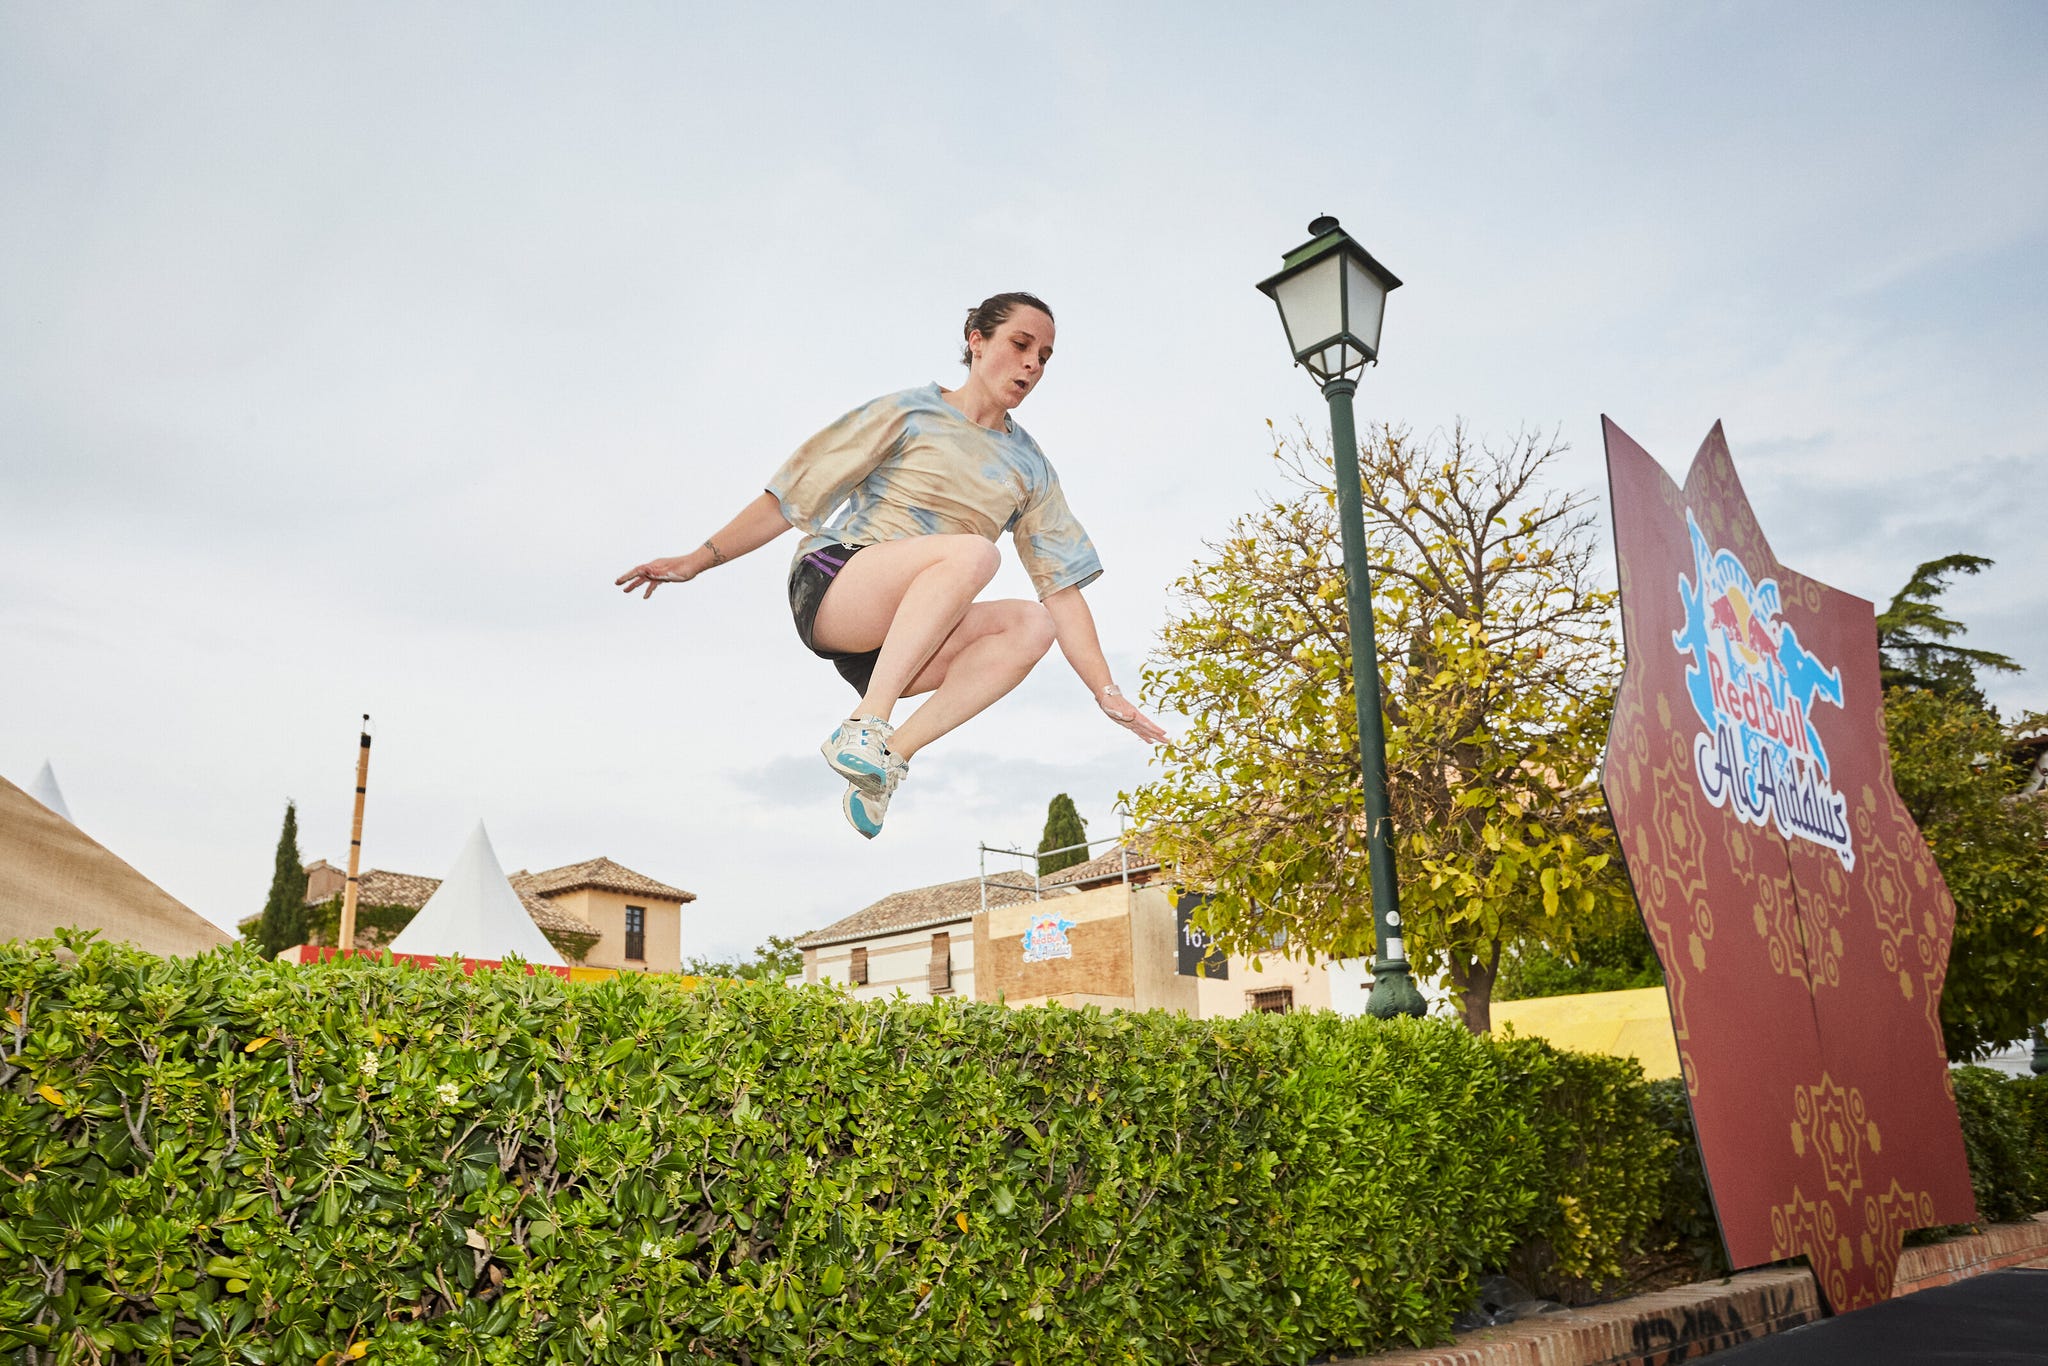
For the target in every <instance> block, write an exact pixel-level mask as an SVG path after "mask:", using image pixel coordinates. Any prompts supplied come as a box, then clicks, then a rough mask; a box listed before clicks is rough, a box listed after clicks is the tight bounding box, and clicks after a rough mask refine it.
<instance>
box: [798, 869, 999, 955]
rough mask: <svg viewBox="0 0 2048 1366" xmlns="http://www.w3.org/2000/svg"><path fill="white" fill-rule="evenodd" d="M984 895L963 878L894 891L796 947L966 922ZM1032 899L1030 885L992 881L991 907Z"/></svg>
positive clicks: (972, 881)
mask: <svg viewBox="0 0 2048 1366" xmlns="http://www.w3.org/2000/svg"><path fill="white" fill-rule="evenodd" d="M981 896H982V885H981V879H980V878H978V877H964V878H961V879H960V880H959V881H958V882H941V883H938V884H937V885H935V886H931V887H914V888H912V889H911V890H909V891H907V892H891V893H890V894H889V895H887V896H885V897H883V898H882V899H881V900H880V901H877V902H875V903H874V904H873V905H871V906H864V907H862V908H861V909H860V910H857V911H855V912H854V913H853V914H852V915H850V916H847V917H846V918H845V919H844V920H837V921H834V922H833V923H832V924H830V925H827V926H826V927H825V928H824V929H822V930H812V931H811V932H810V933H809V934H807V935H803V936H801V937H800V938H799V939H798V940H797V941H796V945H797V947H798V948H800V949H815V948H822V947H824V946H825V945H827V944H844V943H846V942H847V941H848V940H851V939H866V938H869V937H870V936H873V935H878V934H897V933H900V932H902V931H904V930H917V929H923V928H924V927H925V926H927V925H947V924H951V923H953V922H954V921H958V920H967V919H969V918H971V917H972V916H973V915H974V913H975V912H976V911H979V910H980V909H981ZM1029 900H1031V888H1030V886H1029V885H1028V884H1027V885H1025V886H1022V887H1019V886H1015V885H1006V884H1005V883H1003V882H1000V881H998V880H996V879H994V878H991V879H990V880H989V883H988V904H989V905H991V906H1014V905H1016V904H1017V903H1018V902H1020V901H1029Z"/></svg>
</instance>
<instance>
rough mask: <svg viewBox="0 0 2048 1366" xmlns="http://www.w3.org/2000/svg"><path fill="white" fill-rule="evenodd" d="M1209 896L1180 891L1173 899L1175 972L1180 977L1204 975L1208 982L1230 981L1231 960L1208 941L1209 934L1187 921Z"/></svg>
mask: <svg viewBox="0 0 2048 1366" xmlns="http://www.w3.org/2000/svg"><path fill="white" fill-rule="evenodd" d="M1208 901H1209V898H1208V896H1207V895H1206V894H1205V893H1202V892H1182V893H1181V894H1180V895H1179V896H1177V897H1175V898H1174V901H1173V918H1174V923H1175V926H1176V927H1177V928H1178V930H1179V938H1178V943H1179V948H1180V952H1179V958H1178V963H1177V966H1176V969H1175V970H1176V971H1177V972H1178V973H1179V974H1180V975H1181V976H1182V977H1207V978H1209V979H1210V980H1211V981H1216V982H1227V981H1229V980H1230V960H1229V959H1228V958H1225V957H1224V956H1223V952H1222V950H1220V949H1218V948H1217V947H1216V945H1215V944H1214V943H1213V942H1212V941H1211V940H1210V938H1209V934H1208V932H1207V931H1206V930H1203V929H1201V928H1199V927H1197V926H1195V925H1193V924H1190V923H1189V917H1191V916H1192V915H1194V913H1195V912H1196V911H1197V910H1200V909H1201V908H1202V907H1203V906H1204V905H1206V904H1208Z"/></svg>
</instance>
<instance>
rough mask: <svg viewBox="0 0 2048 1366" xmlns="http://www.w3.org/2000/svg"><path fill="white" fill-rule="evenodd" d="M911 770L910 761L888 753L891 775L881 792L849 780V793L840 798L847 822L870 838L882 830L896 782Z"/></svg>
mask: <svg viewBox="0 0 2048 1366" xmlns="http://www.w3.org/2000/svg"><path fill="white" fill-rule="evenodd" d="M909 772H910V763H909V761H908V760H904V759H898V758H897V757H896V756H895V755H893V754H891V755H890V756H889V777H888V779H887V781H885V782H884V783H883V784H882V790H881V791H880V792H868V791H865V790H863V789H862V788H860V787H859V786H857V785H855V784H853V783H848V784H847V785H846V795H845V796H843V797H841V798H840V799H839V809H840V810H841V811H842V812H844V813H845V815H846V823H847V824H848V825H850V826H852V827H853V828H854V829H856V830H858V831H860V833H861V835H862V836H863V837H865V838H867V839H873V838H874V837H875V836H877V835H879V834H881V833H882V821H883V820H884V819H885V818H886V817H887V816H888V814H889V799H890V798H891V797H893V796H895V795H896V787H897V784H899V783H901V782H902V781H903V779H904V777H905V776H906V775H907V774H908V773H909Z"/></svg>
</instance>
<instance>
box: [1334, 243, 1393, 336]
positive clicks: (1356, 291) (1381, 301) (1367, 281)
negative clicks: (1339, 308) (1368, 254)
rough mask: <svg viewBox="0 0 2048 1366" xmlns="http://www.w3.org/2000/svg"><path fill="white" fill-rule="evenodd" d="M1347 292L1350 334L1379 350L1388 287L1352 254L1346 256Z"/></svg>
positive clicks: (1345, 280) (1345, 275)
mask: <svg viewBox="0 0 2048 1366" xmlns="http://www.w3.org/2000/svg"><path fill="white" fill-rule="evenodd" d="M1344 292H1345V294H1346V295H1347V296H1348V298H1347V300H1346V302H1347V304H1348V306H1349V310H1350V321H1351V327H1350V332H1351V335H1352V336H1354V337H1356V338H1358V339H1359V340H1360V341H1362V342H1364V343H1365V344H1366V345H1367V346H1369V347H1371V348H1372V352H1373V354H1374V355H1378V354H1379V350H1380V321H1381V318H1382V317H1383V316H1384V315H1385V313H1386V308H1387V291H1386V287H1385V286H1384V285H1382V284H1381V283H1380V282H1379V280H1378V279H1376V278H1375V277H1374V276H1373V273H1372V272H1371V271H1369V270H1367V269H1366V268H1365V267H1364V266H1363V265H1362V264H1360V263H1359V262H1357V261H1354V260H1352V259H1351V258H1350V257H1346V258H1345V259H1344Z"/></svg>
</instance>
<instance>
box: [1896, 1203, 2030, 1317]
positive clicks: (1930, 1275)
mask: <svg viewBox="0 0 2048 1366" xmlns="http://www.w3.org/2000/svg"><path fill="white" fill-rule="evenodd" d="M2042 1256H2048V1214H2037V1215H2035V1216H2034V1217H2033V1218H2031V1219H2026V1220H2022V1221H2021V1222H2019V1223H2016V1224H1993V1225H1991V1226H1990V1227H1989V1228H1987V1229H1985V1230H1984V1231H1983V1232H1982V1233H1979V1234H1975V1235H1973V1236H1971V1237H1968V1238H1951V1239H1949V1240H1948V1241H1947V1242H1945V1243H1934V1244H1931V1245H1929V1246H1927V1247H1909V1248H1907V1249H1906V1250H1905V1251H1904V1252H1903V1253H1901V1254H1900V1256H1899V1271H1898V1275H1897V1277H1896V1278H1895V1279H1894V1280H1893V1281H1892V1295H1893V1297H1894V1298H1896V1297H1898V1296H1900V1295H1910V1294H1912V1293H1913V1292H1914V1291H1916V1290H1932V1289H1933V1288H1934V1287H1935V1286H1937V1285H1947V1284H1949V1283H1950V1282H1952V1281H1960V1280H1964V1279H1966V1278H1968V1277H1971V1276H1981V1275H1983V1274H1984V1273H1985V1272H1987V1271H2003V1270H2004V1269H2005V1268H2007V1267H2009V1266H2019V1265H2021V1264H2022V1263H2025V1262H2030V1261H2033V1260H2035V1259H2036V1258H2039V1257H2042Z"/></svg>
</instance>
